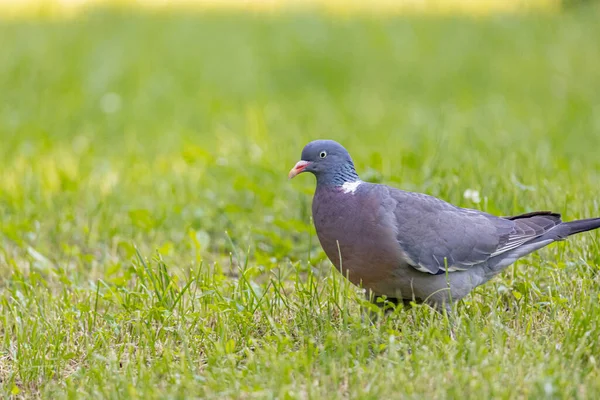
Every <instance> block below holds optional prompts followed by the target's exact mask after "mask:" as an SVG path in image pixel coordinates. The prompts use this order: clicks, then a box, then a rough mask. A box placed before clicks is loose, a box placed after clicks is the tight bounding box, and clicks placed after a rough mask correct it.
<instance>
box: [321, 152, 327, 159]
mask: <svg viewBox="0 0 600 400" xmlns="http://www.w3.org/2000/svg"><path fill="white" fill-rule="evenodd" d="M319 157H321V158H325V157H327V152H326V151H325V150H323V151H322V152H321V153H320V154H319Z"/></svg>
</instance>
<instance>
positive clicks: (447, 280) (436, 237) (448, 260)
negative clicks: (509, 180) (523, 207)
mask: <svg viewBox="0 0 600 400" xmlns="http://www.w3.org/2000/svg"><path fill="white" fill-rule="evenodd" d="M307 172H308V173H312V174H313V175H314V176H315V177H316V189H315V193H314V197H313V202H312V216H313V223H314V226H315V230H316V233H317V237H318V239H319V242H320V244H321V247H322V248H323V250H324V252H325V254H326V255H327V257H328V258H329V260H330V261H331V262H332V263H333V264H334V265H335V267H336V268H337V269H338V270H339V271H340V272H341V273H342V274H343V275H344V276H345V277H346V278H347V279H349V280H350V281H351V282H352V283H353V284H355V285H357V286H360V287H362V288H363V289H366V293H367V296H368V297H369V298H370V299H371V301H373V302H379V303H380V302H381V298H383V299H385V301H387V302H390V303H393V304H395V305H398V304H403V305H409V304H411V303H412V302H415V303H425V304H428V305H430V306H432V307H433V308H435V309H437V310H444V309H446V310H447V311H450V310H451V307H452V305H453V304H454V303H455V302H457V301H459V300H460V299H462V298H464V297H465V296H467V295H468V294H469V293H470V292H471V291H472V290H473V289H475V288H476V287H478V286H480V285H483V284H484V283H486V282H488V281H489V280H490V279H491V278H493V277H494V276H495V275H497V274H498V273H500V272H501V271H502V270H503V269H505V268H506V267H508V266H509V265H511V264H512V263H514V262H515V261H516V260H517V259H519V258H521V257H524V256H526V255H528V254H530V253H532V252H534V251H536V250H539V249H541V248H542V247H545V246H547V245H549V244H551V243H553V242H557V241H560V240H564V239H566V238H567V237H568V236H571V235H574V234H577V233H581V232H586V231H590V230H593V229H597V228H599V227H600V218H590V219H581V220H576V221H570V222H563V221H562V219H561V215H560V214H558V213H554V212H550V211H536V212H530V213H526V214H520V215H515V216H509V217H500V216H495V215H492V214H489V213H486V212H483V211H479V210H475V209H468V208H461V207H458V206H455V205H453V204H450V203H448V202H446V201H444V200H441V199H438V198H436V197H433V196H430V195H427V194H422V193H416V192H410V191H404V190H401V189H397V188H394V187H391V186H387V185H383V184H376V183H369V182H364V181H362V180H361V179H360V178H359V176H358V174H357V172H356V169H355V167H354V163H353V161H352V158H351V157H350V154H349V153H348V151H347V150H346V149H345V148H344V147H343V146H342V145H341V144H339V143H337V142H335V141H333V140H315V141H312V142H310V143H308V144H307V145H306V146H305V147H304V149H303V150H302V154H301V159H300V161H298V162H297V163H296V164H295V165H294V167H293V168H292V169H291V170H290V172H289V174H288V177H289V179H292V178H294V177H295V176H297V175H298V174H301V173H307ZM378 298H379V301H376V300H375V299H378Z"/></svg>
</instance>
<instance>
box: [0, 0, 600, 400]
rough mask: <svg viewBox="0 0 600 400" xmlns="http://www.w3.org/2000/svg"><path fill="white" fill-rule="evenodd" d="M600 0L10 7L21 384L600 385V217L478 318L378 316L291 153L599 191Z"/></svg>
mask: <svg viewBox="0 0 600 400" xmlns="http://www.w3.org/2000/svg"><path fill="white" fill-rule="evenodd" d="M599 16H600V12H599V11H598V10H597V8H593V7H592V6H590V7H588V8H584V9H580V10H578V9H574V10H571V11H570V12H569V13H568V14H563V15H556V16H543V17H535V16H524V17H516V16H515V17H509V16H505V17H495V18H489V19H479V20H476V19H468V18H458V17H455V18H447V19H439V18H424V17H423V18H420V17H416V16H415V17H394V18H391V17H390V18H389V19H376V18H370V17H355V18H342V17H340V18H338V19H331V18H332V17H325V16H322V15H319V14H310V13H306V14H288V15H279V16H267V15H263V16H259V15H253V16H252V15H247V16H244V15H219V14H211V13H208V14H197V15H193V14H189V15H183V14H177V13H172V14H163V15H155V14H151V13H145V14H144V13H136V12H133V11H131V12H129V11H120V12H114V11H106V10H105V11H100V10H97V11H94V12H90V13H89V15H87V16H85V17H83V18H81V19H74V20H65V21H41V20H40V21H36V20H32V21H6V20H5V21H2V22H0V49H2V50H1V53H0V98H1V101H0V139H1V140H0V232H1V233H0V250H1V251H0V333H1V334H0V340H1V343H0V380H1V382H0V386H1V391H0V395H1V396H4V397H8V396H11V395H15V396H16V397H21V396H22V397H38V396H41V397H47V398H63V397H69V398H77V397H98V396H100V397H106V398H144V399H150V398H182V397H197V398H232V399H233V398H280V399H294V398H315V399H319V398H333V399H335V398H372V399H377V398H415V399H423V398H436V399H442V398H474V399H481V398H598V396H599V395H600V366H599V363H600V341H599V340H598V337H599V336H600V305H599V303H600V267H599V265H600V235H599V234H598V233H592V234H585V235H580V236H577V237H574V238H572V239H571V240H569V241H568V242H565V243H561V244H558V245H553V246H551V247H550V248H548V249H544V250H542V251H540V252H539V253H537V254H536V255H534V256H530V257H528V258H526V259H524V260H522V261H520V262H519V263H517V264H516V265H515V266H513V267H510V268H508V269H507V270H506V272H505V273H503V274H502V275H501V276H499V277H497V278H496V279H494V280H493V281H492V282H490V283H488V284H487V285H485V286H483V287H480V288H478V289H477V290H476V291H475V292H474V293H473V295H471V296H469V297H468V298H466V299H465V300H463V301H461V302H460V303H459V304H458V305H457V307H456V310H455V311H456V321H455V327H454V332H455V335H456V340H455V341H453V340H451V339H450V337H449V325H448V322H447V321H446V319H445V318H444V317H442V316H440V315H438V314H436V313H435V312H433V311H432V310H431V309H429V308H428V307H426V306H414V307H412V308H410V309H408V310H397V311H395V312H394V313H392V314H391V315H390V316H389V317H387V318H380V319H379V320H378V322H377V323H375V324H369V323H367V322H364V321H363V318H362V313H361V305H363V301H362V300H361V294H360V293H359V290H358V289H357V288H355V287H353V286H351V285H348V284H347V283H346V282H345V280H344V279H343V278H341V277H340V276H339V275H338V274H337V272H335V271H334V270H333V269H332V267H331V264H330V263H329V262H328V261H327V260H326V258H325V257H324V255H323V253H322V250H321V249H320V247H319V245H318V241H317V240H316V237H315V235H314V230H313V228H312V225H311V221H310V202H311V195H312V191H313V189H314V180H313V178H311V177H309V176H300V177H298V178H296V179H295V180H294V181H291V182H290V181H288V180H287V178H286V176H287V172H288V171H289V169H290V168H291V167H292V166H293V164H294V163H295V162H296V161H297V160H298V159H299V157H300V151H301V149H302V147H303V145H304V144H305V143H306V142H308V141H309V140H312V139H315V138H332V139H336V140H339V141H341V142H342V143H343V144H344V145H345V146H346V147H347V148H348V149H349V150H350V151H351V154H352V155H353V157H354V159H355V162H356V165H357V169H358V171H359V173H360V174H361V175H362V177H363V178H364V179H368V180H372V181H379V182H385V183H388V184H391V185H394V186H398V187H402V188H404V189H408V190H416V191H421V192H426V193H429V194H433V195H436V196H440V197H442V198H444V199H446V200H449V201H451V202H454V203H455V204H458V205H461V206H468V207H475V208H480V209H484V210H486V211H489V212H492V213H497V214H501V215H507V214H512V213H518V212H527V211H532V210H537V209H551V210H554V211H557V212H561V213H563V214H564V217H565V219H567V220H568V219H575V218H583V217H592V216H600V202H599V197H598V196H599V193H600V156H599V149H600V108H599V104H600V90H598V89H599V87H600V69H599V68H598V65H600V47H598V45H597V41H596V40H595V38H598V37H600V25H598V23H597V21H598V17H599ZM466 189H476V190H478V191H479V192H480V194H481V197H482V201H481V203H478V204H475V203H472V202H471V201H470V200H469V199H467V198H464V197H463V193H464V191H465V190H466Z"/></svg>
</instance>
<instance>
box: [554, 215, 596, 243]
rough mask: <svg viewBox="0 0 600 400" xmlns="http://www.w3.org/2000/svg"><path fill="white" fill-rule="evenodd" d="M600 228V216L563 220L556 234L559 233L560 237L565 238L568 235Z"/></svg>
mask: <svg viewBox="0 0 600 400" xmlns="http://www.w3.org/2000/svg"><path fill="white" fill-rule="evenodd" d="M598 228H600V218H590V219H580V220H577V221H569V222H563V223H562V224H560V225H559V226H557V227H556V232H555V234H558V236H559V238H560V239H565V238H566V237H567V236H571V235H575V234H577V233H581V232H587V231H591V230H594V229H598Z"/></svg>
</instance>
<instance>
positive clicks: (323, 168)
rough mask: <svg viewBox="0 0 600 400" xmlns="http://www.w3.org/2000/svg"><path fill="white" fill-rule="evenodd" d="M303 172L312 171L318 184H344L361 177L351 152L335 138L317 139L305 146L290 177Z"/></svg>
mask: <svg viewBox="0 0 600 400" xmlns="http://www.w3.org/2000/svg"><path fill="white" fill-rule="evenodd" d="M303 172H310V173H312V174H313V175H314V176H315V177H316V178H317V184H325V185H343V184H344V183H347V182H355V181H357V180H358V179H359V178H358V175H357V174H356V171H355V170H354V163H353V162H352V158H351V157H350V154H349V153H348V151H347V150H346V149H345V148H344V147H343V146H342V145H341V144H339V143H337V142H335V141H333V140H315V141H313V142H310V143H309V144H307V145H306V146H304V149H303V150H302V156H301V157H300V161H298V162H297V163H296V165H294V168H292V170H291V171H290V173H289V175H288V177H289V178H290V179H291V178H293V177H295V176H296V175H298V174H301V173H303Z"/></svg>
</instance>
